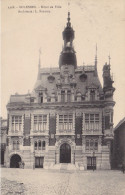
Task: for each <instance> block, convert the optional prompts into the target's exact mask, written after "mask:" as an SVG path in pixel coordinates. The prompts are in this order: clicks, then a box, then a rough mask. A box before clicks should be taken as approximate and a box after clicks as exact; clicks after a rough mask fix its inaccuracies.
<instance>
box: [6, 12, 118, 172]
mask: <svg viewBox="0 0 125 195" xmlns="http://www.w3.org/2000/svg"><path fill="white" fill-rule="evenodd" d="M67 20H68V21H67V24H66V27H65V29H64V31H63V33H62V35H63V40H64V46H63V49H62V51H61V54H60V56H59V65H58V67H57V68H51V70H50V69H49V68H41V60H40V59H41V56H40V57H39V65H38V77H37V81H36V83H35V86H34V89H33V91H32V93H28V94H24V95H19V94H15V95H11V97H10V100H9V103H8V104H7V111H8V134H7V140H8V141H7V149H6V162H5V164H6V166H7V167H19V164H20V162H24V164H25V168H45V169H49V168H54V167H56V166H57V165H60V163H69V164H71V165H74V166H75V167H76V168H77V169H93V168H94V169H110V161H111V159H110V144H111V141H112V139H113V106H114V105H115V102H114V101H113V93H114V90H115V89H114V87H113V86H112V84H113V80H112V78H111V74H110V59H109V63H108V64H107V63H105V65H104V67H103V87H102V86H101V83H100V80H99V77H98V71H97V54H96V55H95V62H94V64H93V65H90V66H88V65H84V66H78V65H77V57H76V52H75V49H74V46H73V41H74V35H75V32H74V30H73V28H72V27H71V23H70V13H68V19H67ZM40 55H41V54H40Z"/></svg>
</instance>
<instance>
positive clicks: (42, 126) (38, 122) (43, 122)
mask: <svg viewBox="0 0 125 195" xmlns="http://www.w3.org/2000/svg"><path fill="white" fill-rule="evenodd" d="M46 129H47V115H34V131H45V130H46Z"/></svg>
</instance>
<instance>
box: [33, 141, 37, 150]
mask: <svg viewBox="0 0 125 195" xmlns="http://www.w3.org/2000/svg"><path fill="white" fill-rule="evenodd" d="M34 149H35V150H37V142H35V143H34Z"/></svg>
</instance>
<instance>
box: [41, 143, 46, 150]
mask: <svg viewBox="0 0 125 195" xmlns="http://www.w3.org/2000/svg"><path fill="white" fill-rule="evenodd" d="M45 147H46V143H45V141H43V142H42V149H43V150H45Z"/></svg>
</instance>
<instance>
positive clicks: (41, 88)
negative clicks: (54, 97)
mask: <svg viewBox="0 0 125 195" xmlns="http://www.w3.org/2000/svg"><path fill="white" fill-rule="evenodd" d="M46 90H47V88H45V87H43V86H42V85H39V86H38V87H37V88H36V89H35V91H46Z"/></svg>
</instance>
